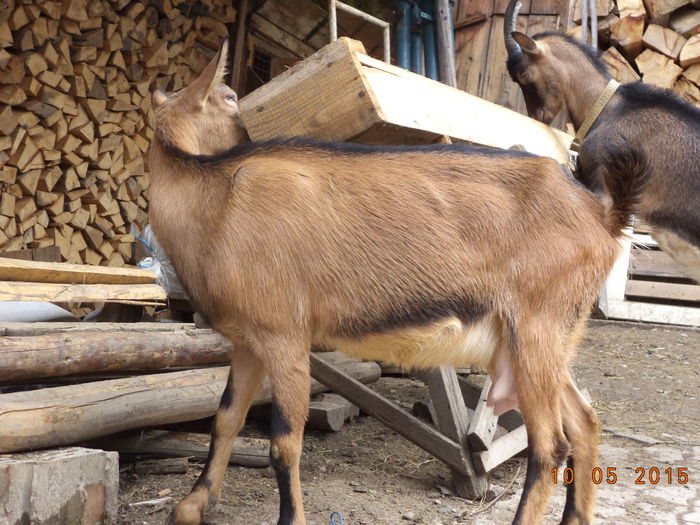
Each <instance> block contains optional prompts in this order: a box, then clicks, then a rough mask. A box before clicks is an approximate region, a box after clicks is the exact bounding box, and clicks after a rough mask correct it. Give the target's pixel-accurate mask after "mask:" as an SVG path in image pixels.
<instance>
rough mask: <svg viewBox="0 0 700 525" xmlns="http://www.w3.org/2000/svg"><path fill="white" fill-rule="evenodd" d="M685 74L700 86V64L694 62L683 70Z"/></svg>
mask: <svg viewBox="0 0 700 525" xmlns="http://www.w3.org/2000/svg"><path fill="white" fill-rule="evenodd" d="M683 76H684V77H685V78H686V79H688V80H690V81H691V82H692V83H693V84H695V85H696V86H698V87H700V64H694V65H692V66H690V67H689V68H688V69H686V70H685V71H684V72H683Z"/></svg>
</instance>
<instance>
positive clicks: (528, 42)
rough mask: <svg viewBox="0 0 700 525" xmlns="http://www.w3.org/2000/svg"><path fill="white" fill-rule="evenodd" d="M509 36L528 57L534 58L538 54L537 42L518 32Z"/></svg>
mask: <svg viewBox="0 0 700 525" xmlns="http://www.w3.org/2000/svg"><path fill="white" fill-rule="evenodd" d="M511 35H512V37H513V39H514V40H515V41H516V42H517V43H518V45H519V46H520V48H521V49H522V50H523V51H524V52H525V53H527V54H528V55H531V56H534V55H539V54H540V47H539V46H538V45H537V42H536V41H534V40H533V39H532V38H530V37H529V36H527V35H526V34H524V33H521V32H520V31H513V33H511Z"/></svg>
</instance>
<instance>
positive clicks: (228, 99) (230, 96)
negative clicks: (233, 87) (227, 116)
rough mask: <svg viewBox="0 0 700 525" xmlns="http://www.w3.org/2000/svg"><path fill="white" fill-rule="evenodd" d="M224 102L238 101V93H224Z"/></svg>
mask: <svg viewBox="0 0 700 525" xmlns="http://www.w3.org/2000/svg"><path fill="white" fill-rule="evenodd" d="M226 102H238V95H236V94H235V93H230V94H228V95H226Z"/></svg>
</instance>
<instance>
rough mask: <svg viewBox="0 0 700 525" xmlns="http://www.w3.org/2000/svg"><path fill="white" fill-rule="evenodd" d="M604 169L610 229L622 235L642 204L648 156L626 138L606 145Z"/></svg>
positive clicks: (601, 163) (607, 224)
mask: <svg viewBox="0 0 700 525" xmlns="http://www.w3.org/2000/svg"><path fill="white" fill-rule="evenodd" d="M600 161H601V162H600V164H599V166H600V168H599V169H602V170H604V173H603V182H604V188H605V190H604V193H605V197H606V198H605V199H604V203H605V206H606V217H605V223H606V226H607V229H608V231H609V232H610V233H611V234H612V235H614V236H618V235H620V234H621V232H622V230H623V229H624V228H625V227H626V226H627V225H628V224H629V219H630V216H631V215H632V214H633V213H634V212H635V210H636V209H637V206H638V204H639V198H640V195H641V191H642V187H643V186H644V183H645V182H646V179H647V176H648V168H647V166H648V165H647V159H646V156H645V155H644V153H642V152H641V151H640V150H639V149H636V148H634V147H632V145H630V144H629V142H627V141H626V140H624V139H618V140H617V141H615V143H614V144H610V146H609V147H608V148H606V152H605V154H604V158H602V159H600Z"/></svg>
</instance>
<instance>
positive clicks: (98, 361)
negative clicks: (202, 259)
mask: <svg viewBox="0 0 700 525" xmlns="http://www.w3.org/2000/svg"><path fill="white" fill-rule="evenodd" d="M231 349H232V346H231V343H230V342H229V341H228V340H227V339H226V338H224V337H222V336H221V335H220V334H218V333H217V332H214V331H213V330H188V331H169V332H163V333H158V332H153V331H151V330H149V331H147V332H144V331H141V330H139V328H138V327H137V326H136V327H133V328H132V329H131V330H130V331H129V332H125V333H119V334H118V333H116V332H111V331H109V330H106V329H102V330H100V331H97V332H75V333H70V334H65V333H59V334H46V335H38V336H33V337H27V336H22V337H19V336H18V337H12V336H5V337H2V338H0V378H2V379H1V381H2V382H3V383H8V382H13V381H19V380H27V379H40V378H47V377H61V376H66V375H70V374H80V373H87V372H89V373H96V372H107V371H110V370H148V369H162V368H169V367H184V366H195V365H209V364H221V363H227V362H228V359H229V355H230V352H231Z"/></svg>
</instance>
